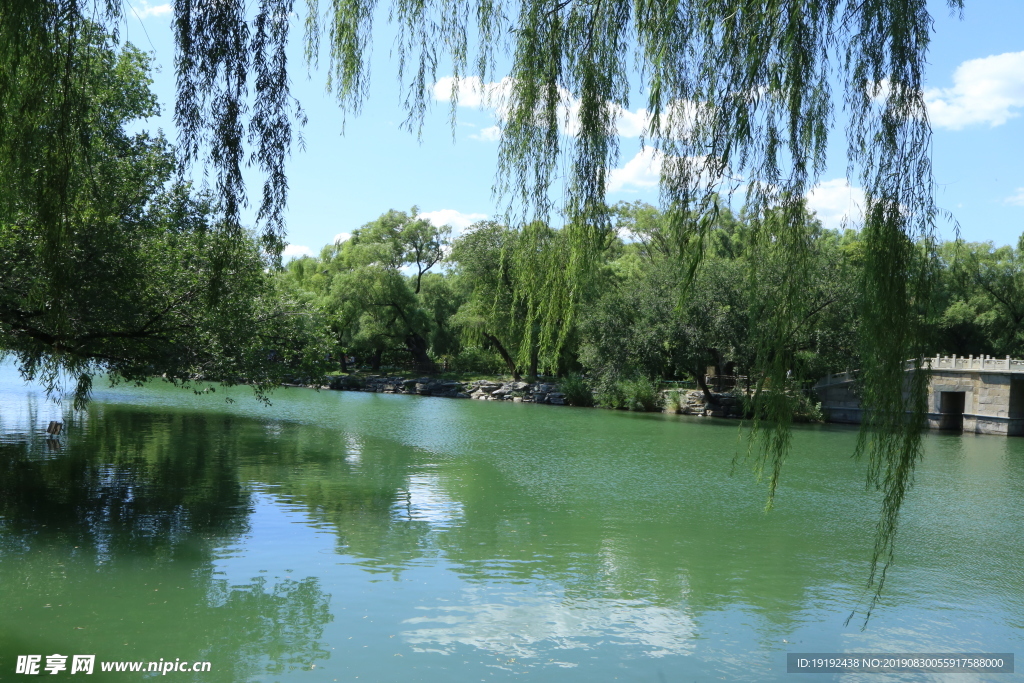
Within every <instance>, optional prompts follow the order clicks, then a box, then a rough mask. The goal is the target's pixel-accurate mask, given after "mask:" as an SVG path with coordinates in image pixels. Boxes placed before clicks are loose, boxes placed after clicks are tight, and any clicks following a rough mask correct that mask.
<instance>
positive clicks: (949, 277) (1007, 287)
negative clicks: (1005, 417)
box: [936, 237, 1024, 356]
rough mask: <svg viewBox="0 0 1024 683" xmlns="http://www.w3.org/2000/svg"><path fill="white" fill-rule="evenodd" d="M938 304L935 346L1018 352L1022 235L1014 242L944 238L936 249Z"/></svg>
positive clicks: (1022, 325)
mask: <svg viewBox="0 0 1024 683" xmlns="http://www.w3.org/2000/svg"><path fill="white" fill-rule="evenodd" d="M940 253H941V255H942V259H943V262H944V264H945V265H946V267H945V268H944V269H943V271H942V274H941V276H942V283H943V286H942V287H941V294H943V295H944V296H943V299H942V301H943V309H942V311H941V313H940V315H939V317H938V320H937V321H936V328H937V329H936V333H937V336H938V338H937V343H938V345H939V348H937V349H936V350H937V351H940V352H942V353H947V354H948V353H956V354H959V355H963V356H966V355H969V354H978V355H980V354H994V355H996V356H1006V355H1011V356H1019V355H1021V354H1022V353H1024V237H1022V238H1021V240H1019V241H1018V244H1017V248H1016V249H1014V248H1013V247H1011V246H1003V247H998V248H997V247H995V246H994V245H993V244H992V243H991V242H985V243H980V244H979V243H964V242H959V241H958V242H947V243H946V244H944V245H942V247H941V249H940Z"/></svg>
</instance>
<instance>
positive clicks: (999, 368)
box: [815, 355, 1024, 387]
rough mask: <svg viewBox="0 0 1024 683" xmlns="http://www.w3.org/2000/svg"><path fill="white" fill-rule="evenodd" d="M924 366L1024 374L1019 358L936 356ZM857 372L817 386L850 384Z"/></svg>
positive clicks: (910, 365) (911, 366) (825, 379)
mask: <svg viewBox="0 0 1024 683" xmlns="http://www.w3.org/2000/svg"><path fill="white" fill-rule="evenodd" d="M924 365H925V367H926V368H929V369H931V370H961V371H970V370H986V371H989V372H1022V373H1024V360H1021V359H1019V358H1010V357H1009V356H1006V357H1005V358H993V357H992V356H978V357H977V358H975V357H974V356H966V357H964V356H956V355H953V356H935V357H934V358H925V359H924ZM904 367H905V368H906V369H907V370H913V369H914V367H915V365H914V361H912V360H908V361H906V363H905V364H904ZM855 374H856V373H855V372H840V373H838V374H835V375H832V374H829V375H827V376H825V377H822V378H821V379H820V380H818V383H817V384H816V385H815V386H819V387H821V386H828V385H830V384H842V383H843V382H850V381H853V380H854V379H855Z"/></svg>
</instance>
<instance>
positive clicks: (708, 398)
mask: <svg viewBox="0 0 1024 683" xmlns="http://www.w3.org/2000/svg"><path fill="white" fill-rule="evenodd" d="M690 372H692V373H693V377H694V379H696V380H697V385H698V386H699V387H700V390H701V391H703V392H704V400H705V402H707V403H710V404H711V405H713V406H717V405H721V403H720V402H719V400H718V399H717V398H715V396H714V394H712V393H711V390H710V389H708V383H707V382H706V381H705V380H704V373H703V372H701V371H700V370H691V371H690Z"/></svg>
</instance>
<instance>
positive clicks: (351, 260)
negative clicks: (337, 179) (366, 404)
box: [279, 207, 461, 371]
mask: <svg viewBox="0 0 1024 683" xmlns="http://www.w3.org/2000/svg"><path fill="white" fill-rule="evenodd" d="M449 232H450V228H447V227H445V228H436V227H434V226H433V225H431V224H430V222H429V221H427V220H426V219H423V218H420V217H418V215H417V210H416V208H415V207H413V210H412V211H411V212H410V213H405V212H401V211H393V210H392V211H388V212H386V213H384V214H382V215H381V216H380V217H379V218H377V220H375V221H371V222H370V223H367V224H366V225H364V226H362V227H361V228H359V229H357V230H355V231H353V233H352V237H351V238H349V239H348V240H346V241H345V242H342V243H340V244H333V245H327V246H326V247H324V249H323V250H322V251H321V254H320V257H319V258H311V257H306V258H302V259H296V260H294V261H292V262H291V263H289V264H288V266H287V267H286V268H285V269H284V270H283V271H282V272H281V273H280V274H279V279H280V281H281V286H282V287H283V288H285V289H287V290H289V291H291V292H293V293H294V296H296V297H297V298H299V299H301V300H303V301H306V302H308V305H309V306H311V307H312V309H313V310H315V311H316V315H317V317H318V318H319V319H323V320H325V321H326V322H327V324H328V325H329V327H330V330H331V333H332V334H333V336H334V339H335V345H336V349H337V351H338V352H339V353H342V354H349V353H352V354H355V355H356V356H357V357H358V358H359V359H360V360H361V361H363V362H365V363H367V364H369V365H370V367H371V368H372V369H373V370H377V369H379V368H381V367H382V366H385V365H390V366H393V365H398V366H407V365H409V364H412V365H414V366H416V367H417V368H419V369H420V370H421V371H423V370H426V369H429V368H431V367H432V365H433V361H432V359H431V354H433V355H435V356H440V355H451V354H453V353H454V354H457V353H458V350H459V348H458V347H459V344H458V339H457V336H456V335H455V334H454V332H453V330H452V329H451V327H450V325H449V324H448V321H449V319H450V318H451V316H452V315H453V313H454V311H455V310H456V309H457V308H458V306H459V303H460V301H461V299H460V296H461V295H460V294H459V293H458V292H456V291H455V290H453V289H452V286H451V283H450V282H449V281H448V280H447V279H446V278H443V277H441V276H440V275H438V274H437V273H431V272H429V271H430V269H431V268H433V267H434V266H436V265H437V264H438V263H439V262H440V261H441V259H442V257H443V252H444V249H445V247H446V246H447V237H448V234H449ZM406 269H408V270H410V271H411V274H410V275H406V274H405V272H404V271H405V270H406Z"/></svg>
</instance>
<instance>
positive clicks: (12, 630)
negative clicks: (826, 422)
mask: <svg viewBox="0 0 1024 683" xmlns="http://www.w3.org/2000/svg"><path fill="white" fill-rule="evenodd" d="M96 387H97V390H96V391H95V393H94V400H93V402H92V403H91V404H90V405H89V407H88V410H87V411H85V412H83V413H81V414H79V415H72V414H71V413H70V411H69V410H68V409H66V408H61V407H58V406H54V405H53V404H51V403H48V402H47V401H46V399H45V397H44V396H43V395H42V393H41V392H40V391H39V390H38V388H33V387H28V386H26V385H25V384H24V383H22V382H21V381H20V379H18V377H17V375H16V373H15V372H14V371H13V369H12V367H11V366H10V365H4V366H2V368H0V680H5V681H6V680H11V679H14V680H32V679H25V678H23V677H22V676H18V675H15V674H14V672H15V667H16V662H17V658H18V656H19V655H22V656H24V655H33V654H35V655H40V656H41V658H42V659H41V662H40V664H39V667H40V673H42V674H44V675H47V676H48V674H47V672H46V671H43V669H42V667H44V666H46V664H47V656H50V655H54V654H59V655H62V656H67V657H71V656H73V655H95V662H96V670H95V671H94V673H93V675H92V678H90V679H86V680H97V681H104V680H110V681H127V680H144V679H148V678H149V677H153V676H155V675H156V674H153V673H150V674H148V675H147V674H145V673H137V674H131V673H128V672H126V671H122V672H118V671H110V672H103V671H101V670H100V663H101V662H108V663H109V662H135V661H138V662H147V663H148V662H159V663H160V665H161V666H163V664H164V663H175V665H176V663H177V662H209V663H210V666H209V668H210V670H209V671H208V672H203V673H185V672H183V671H180V670H171V671H170V673H168V674H167V676H168V678H167V680H178V681H193V680H194V681H218V682H219V681H224V682H235V681H268V682H269V681H309V682H321V681H325V682H330V681H354V680H359V681H395V682H398V681H403V682H404V681H427V682H433V681H438V682H440V681H444V682H446V683H447V682H461V681H467V682H468V681H512V680H514V681H567V682H573V681H616V680H618V681H652V682H655V681H715V680H729V681H771V680H790V681H791V680H794V676H795V680H797V681H803V680H807V681H811V680H843V681H859V680H865V681H866V680H879V678H878V676H877V675H876V674H866V673H864V674H842V675H839V674H801V675H795V674H787V673H786V655H787V653H792V652H828V653H833V652H900V653H939V652H988V653H1011V652H1015V651H1017V652H1024V648H1022V645H1024V549H1022V544H1021V537H1022V530H1024V439H1020V438H1005V437H994V436H979V435H969V436H963V437H960V436H951V435H943V434H928V435H927V436H926V437H925V446H926V449H925V450H926V454H925V458H924V460H923V462H922V463H921V465H920V466H919V469H918V472H917V476H916V483H915V486H914V488H913V489H912V491H911V493H910V494H909V497H908V499H907V502H906V505H905V508H904V511H903V517H902V525H901V529H900V535H899V540H898V550H897V553H898V554H897V558H896V564H895V565H894V566H893V568H892V569H891V571H890V573H889V577H888V580H887V583H886V589H885V592H884V595H883V599H882V601H881V603H880V604H879V605H878V606H877V608H876V610H875V612H874V614H873V615H872V617H871V619H870V620H869V621H868V622H867V624H866V625H865V623H864V607H865V601H866V600H867V598H869V597H870V594H869V593H868V592H867V591H866V590H865V583H866V579H867V575H868V559H869V557H870V552H871V547H872V541H873V531H874V524H875V522H876V519H877V517H878V512H879V507H880V496H879V494H878V493H877V492H875V491H873V490H870V489H867V488H866V487H865V485H864V479H865V467H866V465H865V463H864V462H862V461H857V460H854V459H852V458H851V454H852V452H853V449H854V445H855V443H856V438H857V432H856V430H855V429H851V428H847V427H841V426H808V427H800V428H797V429H796V430H795V434H794V438H793V449H792V452H791V454H790V456H789V458H788V460H787V462H786V465H785V469H784V471H783V479H782V483H781V486H780V488H779V491H778V496H777V500H776V506H775V509H774V510H773V511H771V512H769V513H765V512H764V505H765V496H766V488H765V486H764V484H763V483H759V482H758V481H756V478H755V477H754V475H753V473H752V469H751V464H750V462H749V461H747V460H745V458H744V456H745V454H746V452H747V441H746V438H745V436H744V434H743V433H742V432H741V431H740V427H739V425H738V423H736V422H732V421H717V420H711V419H700V418H691V417H682V416H668V415H660V414H635V413H622V412H610V411H604V410H592V409H576V408H568V407H554V406H543V405H531V404H513V403H506V402H500V403H499V402H484V401H466V400H451V399H440V398H421V397H416V396H400V395H399V396H395V395H382V394H365V393H348V392H328V391H322V392H316V391H312V390H308V389H298V388H290V389H281V390H278V391H277V392H275V393H274V394H273V396H272V397H271V400H272V404H273V405H272V406H270V407H267V406H264V405H261V404H259V403H257V402H256V401H255V400H253V399H252V397H251V391H249V390H248V389H245V388H235V389H230V390H225V389H218V390H217V391H216V392H213V393H207V394H202V395H196V394H194V393H192V392H190V391H185V390H182V389H177V388H174V387H171V386H168V385H164V384H160V383H155V384H152V385H149V386H146V387H141V388H136V387H119V388H113V389H111V388H107V387H106V386H105V383H104V382H102V381H100V380H97V382H96ZM227 398H231V399H233V402H227V401H226V400H225V399H227ZM51 419H63V420H65V421H66V430H65V433H64V434H62V435H61V437H60V442H59V443H58V444H47V441H46V434H45V433H44V429H45V427H46V424H47V422H48V421H49V420H51ZM851 612H856V613H855V614H854V616H853V618H852V620H850V622H849V624H845V622H846V620H847V617H849V616H850V614H851ZM862 627H863V628H862ZM71 661H72V660H71V659H70V658H69V659H68V660H67V669H68V670H60V671H59V674H60V675H62V676H71V675H72V674H71V673H70V669H71ZM58 662H59V660H58ZM144 670H145V669H144ZM1017 670H1018V671H1020V667H1019V666H1018V669H1017ZM76 675H77V674H76ZM1019 675H1020V674H1011V675H1007V674H986V675H980V674H963V675H959V676H957V677H956V680H958V681H968V680H969V681H975V680H992V681H1008V680H1011V679H1013V678H1014V676H1019ZM940 679H942V677H941V676H939V675H936V674H900V675H890V676H888V677H887V678H886V679H885V680H900V681H917V680H921V681H926V680H927V681H931V680H940ZM73 680H74V678H73Z"/></svg>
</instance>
